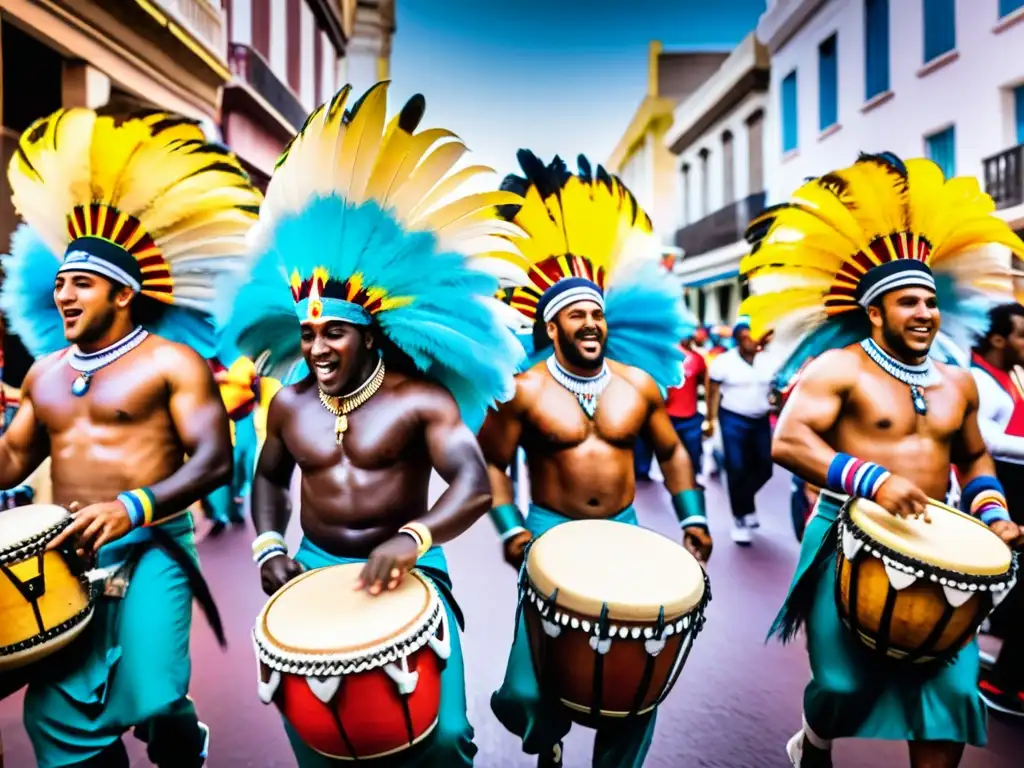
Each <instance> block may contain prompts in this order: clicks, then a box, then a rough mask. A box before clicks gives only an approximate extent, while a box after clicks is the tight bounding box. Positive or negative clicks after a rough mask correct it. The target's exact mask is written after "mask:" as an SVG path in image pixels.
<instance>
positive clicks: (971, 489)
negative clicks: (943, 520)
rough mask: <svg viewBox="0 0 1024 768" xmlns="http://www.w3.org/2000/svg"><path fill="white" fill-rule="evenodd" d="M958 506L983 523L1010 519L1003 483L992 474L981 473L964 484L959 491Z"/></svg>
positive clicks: (990, 523)
mask: <svg viewBox="0 0 1024 768" xmlns="http://www.w3.org/2000/svg"><path fill="white" fill-rule="evenodd" d="M960 508H961V509H963V510H964V511H967V512H969V513H970V514H971V515H973V516H974V517H977V518H978V519H979V520H981V522H983V523H984V524H985V525H992V523H994V522H997V521H999V520H1009V519H1010V511H1009V508H1008V506H1007V504H1006V495H1005V493H1004V492H1003V484H1002V483H1000V482H999V480H998V479H997V478H995V477H993V476H992V475H981V476H980V477H976V478H974V479H973V480H971V482H969V483H968V484H967V485H965V486H964V488H963V490H962V491H961V492H960Z"/></svg>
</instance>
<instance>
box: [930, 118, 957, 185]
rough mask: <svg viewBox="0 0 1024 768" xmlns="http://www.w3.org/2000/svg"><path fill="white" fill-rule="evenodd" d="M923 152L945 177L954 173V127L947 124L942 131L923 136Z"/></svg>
mask: <svg viewBox="0 0 1024 768" xmlns="http://www.w3.org/2000/svg"><path fill="white" fill-rule="evenodd" d="M924 144H925V154H927V155H928V159H929V160H931V161H932V162H934V163H935V164H936V165H937V166H939V168H941V169H942V172H943V173H944V174H945V175H946V178H947V179H948V178H950V177H952V176H955V175H956V127H955V126H952V125H951V126H949V128H947V129H946V130H944V131H939V132H938V133H933V134H932V135H931V136H925V137H924Z"/></svg>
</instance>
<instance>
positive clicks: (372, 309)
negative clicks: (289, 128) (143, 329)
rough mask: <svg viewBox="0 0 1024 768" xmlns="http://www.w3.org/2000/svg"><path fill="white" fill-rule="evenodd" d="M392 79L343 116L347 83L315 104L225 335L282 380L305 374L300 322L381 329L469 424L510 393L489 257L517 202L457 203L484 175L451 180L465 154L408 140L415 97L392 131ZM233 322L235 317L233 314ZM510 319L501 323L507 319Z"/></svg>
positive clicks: (276, 191) (267, 213)
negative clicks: (505, 208) (502, 208)
mask: <svg viewBox="0 0 1024 768" xmlns="http://www.w3.org/2000/svg"><path fill="white" fill-rule="evenodd" d="M387 85H388V84H387V83H379V84H377V85H376V86H374V87H373V88H371V89H370V90H369V91H368V92H367V93H366V94H365V95H364V96H363V97H362V98H361V99H360V100H359V101H358V102H356V103H355V104H354V105H353V106H352V107H351V109H349V110H347V111H346V110H345V104H346V101H347V99H348V95H349V90H350V89H349V87H348V86H346V87H345V88H344V89H343V90H342V91H341V92H339V93H338V94H337V95H336V96H335V97H334V98H333V99H331V100H330V101H329V102H327V103H326V104H323V105H322V106H321V107H319V108H318V109H317V110H316V111H315V112H313V114H312V115H310V117H309V119H308V120H307V121H306V125H305V126H304V128H303V129H302V131H301V132H300V133H299V134H298V135H297V136H296V137H295V138H294V139H293V140H292V143H291V144H290V145H289V147H288V148H287V149H286V150H285V153H284V155H283V156H282V157H281V159H280V160H279V161H278V164H277V169H276V170H275V172H274V176H273V178H272V179H271V181H270V185H269V187H268V189H267V197H266V201H265V202H264V204H263V208H262V209H261V211H260V220H259V224H258V225H257V227H256V228H255V229H254V232H253V237H252V241H253V245H254V249H255V252H256V257H255V263H254V266H253V271H252V274H251V276H250V278H249V280H248V282H247V283H245V284H244V285H243V286H242V288H241V290H240V291H239V292H238V293H237V295H235V296H227V297H226V299H227V300H226V302H225V309H226V311H225V313H224V316H223V318H224V321H225V328H224V332H225V334H226V335H227V336H228V337H229V338H233V339H235V340H236V343H237V345H238V348H239V350H240V351H241V352H242V354H244V355H246V356H249V357H251V358H252V359H253V360H257V361H258V364H259V366H260V369H261V371H263V372H264V373H265V374H267V375H270V376H273V377H275V378H278V379H280V380H282V381H284V382H288V381H294V380H296V379H297V378H298V377H299V376H301V375H302V374H303V373H306V372H307V371H306V369H305V366H304V365H301V364H300V362H299V361H300V358H301V346H300V323H301V322H304V321H312V322H322V321H325V320H328V319H332V320H341V321H344V322H348V323H353V324H356V325H366V326H370V325H375V326H376V327H377V328H379V330H380V331H381V333H382V334H383V335H384V336H385V337H386V339H387V341H388V342H389V343H390V344H393V345H394V346H395V347H397V348H398V350H400V351H401V352H402V353H404V354H405V355H407V356H408V357H409V358H410V359H411V360H412V362H413V363H414V364H415V366H416V367H417V368H418V369H419V370H420V371H421V372H422V373H423V374H424V375H425V376H426V377H428V378H430V379H432V380H434V381H436V382H438V383H440V384H442V385H443V386H445V387H446V388H447V389H448V390H449V391H450V392H451V393H452V395H453V396H454V397H455V399H456V401H457V402H458V403H459V406H460V409H461V411H462V415H463V419H464V421H465V422H466V423H467V424H469V425H470V426H471V427H473V428H475V427H476V426H478V425H479V423H481V422H482V420H483V416H484V414H485V412H486V409H487V408H488V407H489V406H491V405H493V404H495V403H496V402H500V401H504V400H506V399H508V397H511V395H512V394H513V393H514V381H513V375H514V373H515V371H516V368H517V366H518V364H519V362H520V361H521V359H522V358H523V355H524V352H523V349H522V347H521V346H520V345H519V344H518V343H517V341H516V339H515V336H514V335H513V333H512V331H511V329H510V328H509V327H508V322H507V320H508V316H509V314H511V313H509V311H508V309H507V307H503V306H502V305H501V303H500V302H498V301H497V300H496V299H495V297H494V295H495V293H496V292H497V290H498V288H499V285H500V282H499V278H498V276H497V275H496V274H495V273H494V272H495V271H496V272H497V273H500V274H503V275H506V276H507V275H509V274H512V275H514V274H515V273H514V270H512V271H510V268H509V267H508V265H507V262H505V261H501V260H499V259H495V258H493V257H494V256H495V255H496V254H498V253H501V252H505V251H509V250H510V249H509V247H508V244H507V242H506V241H504V240H501V239H499V238H498V237H496V235H497V234H498V233H499V232H508V231H509V228H508V226H507V223H506V222H503V221H501V220H499V219H498V218H497V216H496V214H495V206H496V205H502V204H508V203H515V202H517V201H518V200H519V198H518V197H517V196H516V195H514V194H512V193H510V192H497V191H492V192H484V193H478V194H468V195H466V194H463V195H462V196H457V197H453V193H455V192H456V191H457V190H458V189H459V187H460V186H461V184H462V183H463V182H465V181H466V180H467V179H468V178H470V177H472V176H474V175H476V174H478V173H481V172H485V171H490V169H488V168H484V167H481V166H471V167H469V168H465V169H463V170H460V171H458V172H456V173H453V174H450V175H449V173H448V172H449V170H450V169H451V168H452V166H453V165H454V164H455V162H456V161H457V160H458V159H459V158H460V157H461V155H462V154H463V153H464V152H465V151H466V148H465V146H463V145H462V143H461V142H459V141H451V142H446V143H443V144H441V145H440V146H435V144H436V143H437V142H438V141H439V140H441V139H444V138H454V134H452V133H450V132H448V131H445V130H441V129H431V130H425V131H421V132H420V133H414V131H415V130H416V128H417V127H418V125H419V122H420V119H421V118H422V116H423V111H424V108H425V101H424V99H423V97H422V96H414V97H413V98H412V99H410V101H409V102H408V103H407V104H406V105H405V107H404V108H403V109H402V110H401V112H400V113H399V114H398V115H396V116H395V117H394V118H393V119H392V120H391V122H390V123H389V124H388V125H387V126H385V114H386V107H387ZM228 316H230V317H228ZM502 317H504V318H505V321H504V322H503V321H502V320H501V318H502Z"/></svg>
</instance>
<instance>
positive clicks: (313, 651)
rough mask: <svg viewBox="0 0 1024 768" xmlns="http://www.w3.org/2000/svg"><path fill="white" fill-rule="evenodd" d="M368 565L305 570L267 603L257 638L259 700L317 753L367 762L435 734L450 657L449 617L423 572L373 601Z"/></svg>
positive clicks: (410, 574)
mask: <svg viewBox="0 0 1024 768" xmlns="http://www.w3.org/2000/svg"><path fill="white" fill-rule="evenodd" d="M361 570H362V565H361V564H352V565H336V566H330V567H327V568H319V569H316V570H313V571H307V572H306V573H304V574H302V575H301V576H299V577H297V578H295V579H293V580H292V581H290V582H288V584H286V585H285V586H284V587H282V588H281V589H280V590H279V591H278V592H277V593H276V594H274V595H273V596H272V597H271V598H270V600H269V601H268V602H267V604H266V606H265V607H264V608H263V611H262V612H261V613H260V616H259V618H258V619H257V622H256V627H255V629H254V630H253V639H254V642H255V645H256V654H257V657H258V660H259V695H260V699H261V700H262V701H263V703H264V704H270V703H271V702H273V703H274V704H276V706H277V707H278V709H279V710H280V711H281V714H282V715H283V716H284V718H285V720H287V721H288V723H289V724H290V725H291V726H292V728H294V729H295V731H296V732H297V733H298V734H299V737H300V738H301V739H302V740H303V741H304V742H305V743H306V744H307V745H308V746H309V747H310V748H311V749H313V750H315V751H316V752H319V753H320V754H322V755H325V756H327V757H331V758H334V759H337V760H365V759H368V758H374V757H383V756H386V755H392V754H396V753H398V752H402V751H403V750H406V749H409V748H410V747H412V746H413V745H415V744H417V743H419V742H420V741H422V740H423V739H424V738H425V737H426V736H428V735H429V734H430V733H431V731H433V729H434V727H435V726H436V725H437V717H438V711H439V705H440V699H441V672H442V670H443V669H444V667H445V663H446V661H447V659H448V656H449V654H450V652H451V640H450V636H449V634H448V632H449V631H450V629H449V626H448V619H447V614H446V613H445V609H444V606H443V604H442V603H441V600H440V597H439V596H438V593H437V591H436V590H435V588H434V586H433V585H432V584H431V583H430V582H429V581H428V580H427V578H426V577H425V576H423V575H421V574H420V573H418V572H416V571H412V572H410V573H409V574H408V575H407V576H406V578H405V580H404V582H403V583H402V584H401V585H400V586H399V587H398V589H396V590H394V591H391V592H385V593H383V594H381V595H378V596H376V597H373V596H371V595H369V594H367V593H366V592H365V591H359V592H356V591H354V590H353V585H354V584H355V581H356V579H357V577H358V576H359V573H360V571H361Z"/></svg>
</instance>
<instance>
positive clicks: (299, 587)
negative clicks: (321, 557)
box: [258, 563, 437, 655]
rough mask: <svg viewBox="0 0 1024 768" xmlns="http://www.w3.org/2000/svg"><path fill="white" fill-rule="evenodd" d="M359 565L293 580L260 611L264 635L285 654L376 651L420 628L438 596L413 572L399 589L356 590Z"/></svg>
mask: <svg viewBox="0 0 1024 768" xmlns="http://www.w3.org/2000/svg"><path fill="white" fill-rule="evenodd" d="M362 570H363V565H362V564H361V563H352V564H348V565H332V566H328V567H326V568H317V569H316V570H313V571H307V572H306V573H304V574H302V575H301V576H298V577H297V578H295V579H293V580H292V581H289V582H288V583H287V584H285V585H284V586H283V587H282V588H281V589H280V590H278V591H277V592H276V593H275V594H274V595H273V596H272V597H271V598H270V600H269V601H268V602H267V604H266V606H265V607H264V609H263V612H262V613H261V614H260V618H259V620H258V621H259V629H260V630H262V631H261V632H260V634H261V635H262V636H263V637H264V638H265V639H266V640H267V641H268V642H269V643H271V644H273V645H274V646H275V648H276V649H277V650H278V651H280V652H283V653H292V654H328V655H338V654H343V655H344V654H352V653H358V652H361V651H366V652H368V653H369V652H372V651H374V650H377V649H378V648H380V647H381V646H386V645H388V644H390V643H391V642H393V641H394V640H395V639H396V638H398V637H401V636H403V635H407V634H409V633H412V632H415V631H416V630H417V629H419V628H420V627H421V626H422V624H423V623H424V621H425V620H426V619H428V618H429V617H430V614H431V613H432V612H433V608H434V606H435V605H436V604H437V597H436V596H435V593H434V591H433V588H432V587H430V586H428V585H427V584H426V582H425V581H424V578H423V577H422V576H421V575H420V574H418V573H416V572H415V571H412V572H410V573H408V574H406V576H405V578H404V579H403V580H402V583H401V584H400V585H399V586H398V588H397V589H394V590H391V591H388V592H383V593H381V594H380V595H377V596H373V595H370V594H369V593H368V592H367V591H366V590H364V589H361V590H359V591H358V592H357V591H356V590H355V584H356V579H357V578H358V577H359V574H360V572H361V571H362Z"/></svg>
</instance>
